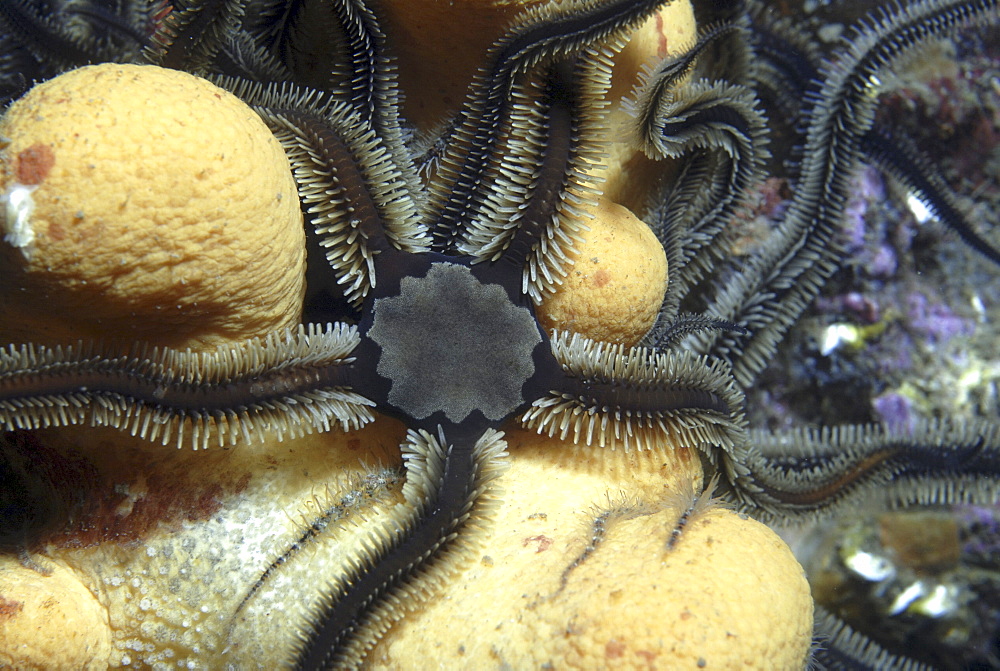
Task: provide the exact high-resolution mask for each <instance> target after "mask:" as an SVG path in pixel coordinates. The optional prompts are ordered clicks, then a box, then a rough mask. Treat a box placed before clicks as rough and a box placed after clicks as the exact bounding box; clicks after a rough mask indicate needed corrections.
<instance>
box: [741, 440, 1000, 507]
mask: <svg viewBox="0 0 1000 671" xmlns="http://www.w3.org/2000/svg"><path fill="white" fill-rule="evenodd" d="M726 459H727V460H728V461H727V463H726V464H724V466H723V467H724V468H725V469H726V470H727V471H729V473H730V478H729V483H730V486H731V487H732V489H731V490H730V492H729V494H728V496H729V497H730V498H735V500H736V501H737V502H738V503H739V505H740V506H741V507H743V508H745V509H747V510H749V511H750V512H752V513H754V516H755V517H757V518H758V519H763V520H765V521H783V522H790V521H793V520H796V519H809V518H821V517H828V516H830V515H832V514H833V513H834V512H836V511H839V510H842V509H843V508H844V507H845V506H850V505H855V506H856V505H858V504H859V503H861V502H868V501H874V502H875V503H877V504H880V505H884V506H888V507H903V506H907V505H913V504H949V503H979V504H988V503H996V502H997V500H998V491H1000V490H998V483H1000V425H998V424H997V423H996V422H987V421H974V422H950V421H930V422H921V423H919V424H917V425H916V426H914V427H912V428H911V429H895V430H894V429H888V428H886V427H884V426H879V425H845V426H840V427H836V428H833V429H809V430H800V431H796V432H793V433H791V434H788V433H783V434H772V433H770V432H766V431H752V432H751V433H750V436H749V440H748V441H747V443H746V444H745V445H744V446H742V447H740V448H739V449H738V450H736V451H735V452H734V454H733V455H732V457H731V458H730V456H729V455H727V456H726Z"/></svg>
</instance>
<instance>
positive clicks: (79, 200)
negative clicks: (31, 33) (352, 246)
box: [0, 64, 305, 348]
mask: <svg viewBox="0 0 1000 671" xmlns="http://www.w3.org/2000/svg"><path fill="white" fill-rule="evenodd" d="M0 137H2V138H4V142H5V145H4V146H3V148H2V153H0V193H2V194H3V196H4V198H5V201H6V202H5V203H4V205H5V206H6V207H5V208H4V209H6V216H5V217H0V225H2V229H3V233H5V234H7V235H6V237H5V238H4V241H3V242H0V268H2V273H0V315H2V321H0V323H2V324H3V326H4V331H3V333H2V335H3V339H4V340H13V341H18V340H21V341H33V342H48V343H53V342H65V341H70V342H72V341H73V340H75V339H77V338H104V339H108V338H120V339H122V340H126V341H132V340H152V341H156V342H157V343H159V344H161V345H169V346H174V347H178V346H185V347H187V346H190V347H193V348H209V347H214V346H215V345H217V344H219V343H221V342H224V341H226V340H231V339H242V338H245V337H249V336H250V335H254V334H258V333H262V332H268V331H272V330H275V329H279V328H282V327H284V326H286V325H291V324H294V323H296V322H297V320H298V317H299V310H300V304H301V300H302V295H303V291H304V267H305V258H304V256H305V251H304V250H305V242H304V233H303V228H302V216H301V213H300V210H299V200H298V197H297V194H296V188H295V183H294V181H293V179H292V175H291V171H290V169H289V167H288V162H287V160H286V159H285V155H284V152H283V151H282V149H281V146H280V145H279V144H278V142H277V141H276V140H275V139H274V136H273V135H272V134H271V133H270V131H268V129H267V127H266V126H264V124H263V123H262V122H261V121H260V119H259V118H258V117H257V115H256V114H255V113H254V112H253V110H251V109H250V108H249V107H247V106H246V105H245V104H243V103H242V102H241V101H240V100H238V99H237V98H236V97H235V96H232V95H230V94H229V93H227V92H225V91H223V90H222V89H219V88H218V87H216V86H214V85H213V84H211V83H209V82H207V81H205V80H203V79H199V78H197V77H193V76H191V75H188V74H185V73H182V72H177V71H174V70H166V69H161V68H157V67H154V66H140V65H117V64H104V65H97V66H90V67H84V68H80V69H78V70H74V71H72V72H69V73H66V74H64V75H61V76H59V77H57V78H55V79H52V80H50V81H48V82H45V83H43V84H40V85H38V86H36V87H35V88H34V89H32V90H31V91H30V92H29V93H28V94H27V95H26V96H25V97H24V98H23V99H21V100H19V101H18V102H16V103H15V104H14V105H12V106H11V108H10V110H9V111H8V112H7V114H6V115H5V116H4V118H3V119H2V120H0ZM0 212H2V210H0ZM39 305H44V306H45V309H44V310H38V306H39Z"/></svg>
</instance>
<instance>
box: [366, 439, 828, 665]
mask: <svg viewBox="0 0 1000 671" xmlns="http://www.w3.org/2000/svg"><path fill="white" fill-rule="evenodd" d="M508 439H509V442H510V452H511V456H512V459H511V462H510V470H509V471H508V472H507V473H506V474H505V475H504V478H503V480H502V481H501V487H502V488H503V493H502V499H503V502H502V504H501V507H500V508H499V509H498V511H497V514H496V518H495V519H496V521H495V523H494V525H493V526H492V527H491V529H490V533H489V535H488V536H487V537H486V538H484V539H483V544H482V546H481V548H480V549H479V551H478V553H477V555H476V557H477V560H476V561H474V562H472V563H471V564H470V565H467V566H466V567H465V568H464V570H463V572H462V574H461V580H456V581H451V582H446V583H445V584H444V585H443V587H442V591H441V593H440V594H439V595H438V596H437V598H435V599H433V600H432V601H430V602H428V603H427V604H426V605H424V606H422V607H421V609H420V611H419V612H418V613H416V614H415V616H414V617H409V618H404V619H403V620H402V621H400V622H399V623H397V624H396V625H395V626H394V627H393V628H392V629H391V630H390V632H389V633H388V634H387V636H386V638H385V639H384V640H383V641H382V642H381V643H380V644H379V645H377V646H376V647H375V649H374V650H373V651H372V653H371V654H370V656H369V663H370V664H371V666H372V668H378V669H405V668H409V667H410V666H411V664H409V663H408V661H409V660H414V659H434V660H436V662H437V663H438V664H439V665H440V666H441V667H442V668H470V669H476V668H501V667H507V668H516V669H522V668H523V669H530V668H540V667H545V666H546V665H551V666H552V667H553V668H569V669H593V668H618V669H649V668H659V669H684V668H690V669H697V668H708V669H733V668H768V669H801V668H803V666H804V664H805V660H806V655H807V653H808V649H809V643H810V639H811V634H812V598H811V596H810V593H809V586H808V584H807V582H806V579H805V575H804V573H803V571H802V568H801V567H800V566H799V564H798V563H797V562H796V560H795V558H794V557H793V556H792V553H791V551H790V550H789V549H788V547H787V546H786V545H785V544H784V542H783V541H781V539H780V538H778V536H777V535H775V534H774V532H772V531H771V530H770V529H768V528H767V527H766V526H764V525H763V524H760V523H759V522H756V521H754V520H751V519H748V518H745V517H742V516H740V515H737V514H736V513H734V512H732V511H729V510H725V509H721V508H709V510H707V511H706V512H705V513H704V514H700V515H697V516H695V517H693V518H692V519H690V520H689V522H688V523H687V524H686V525H685V526H684V528H683V529H682V531H681V533H680V534H679V535H678V537H677V539H676V542H675V544H674V546H673V547H672V548H669V549H668V547H667V542H668V540H669V539H670V537H671V535H672V531H673V529H674V526H675V524H676V523H677V521H678V519H679V518H680V516H681V514H682V513H683V512H684V510H682V509H681V508H682V507H685V506H686V504H681V503H678V502H679V501H681V500H682V498H683V497H681V496H678V490H679V489H681V488H685V489H687V490H688V491H689V492H690V491H699V490H700V489H701V484H700V481H701V478H702V474H701V463H700V461H699V459H698V457H697V455H696V454H695V452H694V451H692V450H671V451H664V452H656V453H652V452H639V451H629V452H624V451H621V450H617V451H611V450H601V451H597V452H596V453H595V451H594V450H593V448H583V447H576V446H573V445H570V444H567V443H565V442H562V441H559V440H557V439H553V438H545V437H541V436H533V435H531V434H530V433H528V432H523V431H512V432H510V433H509V434H508ZM621 511H624V513H623V514H618V515H616V516H612V517H608V519H607V520H606V521H605V523H604V526H605V531H606V533H605V534H604V537H603V538H602V539H601V540H600V541H599V542H597V543H593V538H594V526H593V524H594V521H595V520H596V519H597V518H598V517H599V516H600V515H601V513H603V512H609V513H619V512H621ZM592 543H593V545H594V547H593V549H592V550H591V551H590V552H589V553H585V550H586V548H587V546H588V545H589V544H592ZM581 557H583V558H582V559H581ZM564 577H565V579H564ZM702 660H703V661H704V663H703V664H700V663H699V662H701V661H702Z"/></svg>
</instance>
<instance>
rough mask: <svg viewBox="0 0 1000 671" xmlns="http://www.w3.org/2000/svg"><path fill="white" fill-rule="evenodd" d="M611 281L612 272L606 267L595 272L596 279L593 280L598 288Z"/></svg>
mask: <svg viewBox="0 0 1000 671" xmlns="http://www.w3.org/2000/svg"><path fill="white" fill-rule="evenodd" d="M610 281H611V273H609V272H608V271H607V270H605V269H604V268H600V269H598V271H597V272H596V273H594V279H593V281H592V284H593V285H594V286H595V287H597V288H598V289H600V288H601V287H603V286H604V285H605V284H607V283H608V282H610Z"/></svg>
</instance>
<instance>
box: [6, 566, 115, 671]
mask: <svg viewBox="0 0 1000 671" xmlns="http://www.w3.org/2000/svg"><path fill="white" fill-rule="evenodd" d="M45 568H46V569H47V570H48V571H49V573H48V574H47V575H46V574H43V573H40V572H38V571H36V570H35V569H33V568H28V567H25V566H21V565H19V564H15V563H7V564H5V565H4V566H3V567H2V568H0V667H3V668H5V669H43V668H49V669H104V668H107V663H108V657H109V655H110V652H111V628H110V624H109V622H108V619H109V618H108V612H107V609H106V608H105V607H104V606H103V605H102V604H101V603H100V602H99V601H98V599H97V597H96V596H95V595H94V593H93V592H91V591H90V590H89V589H88V588H87V587H85V586H84V585H83V583H81V582H80V579H79V578H78V577H77V574H76V572H75V571H74V570H73V569H71V568H68V567H67V566H65V565H63V564H62V563H61V562H56V561H51V560H48V559H46V560H45Z"/></svg>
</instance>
